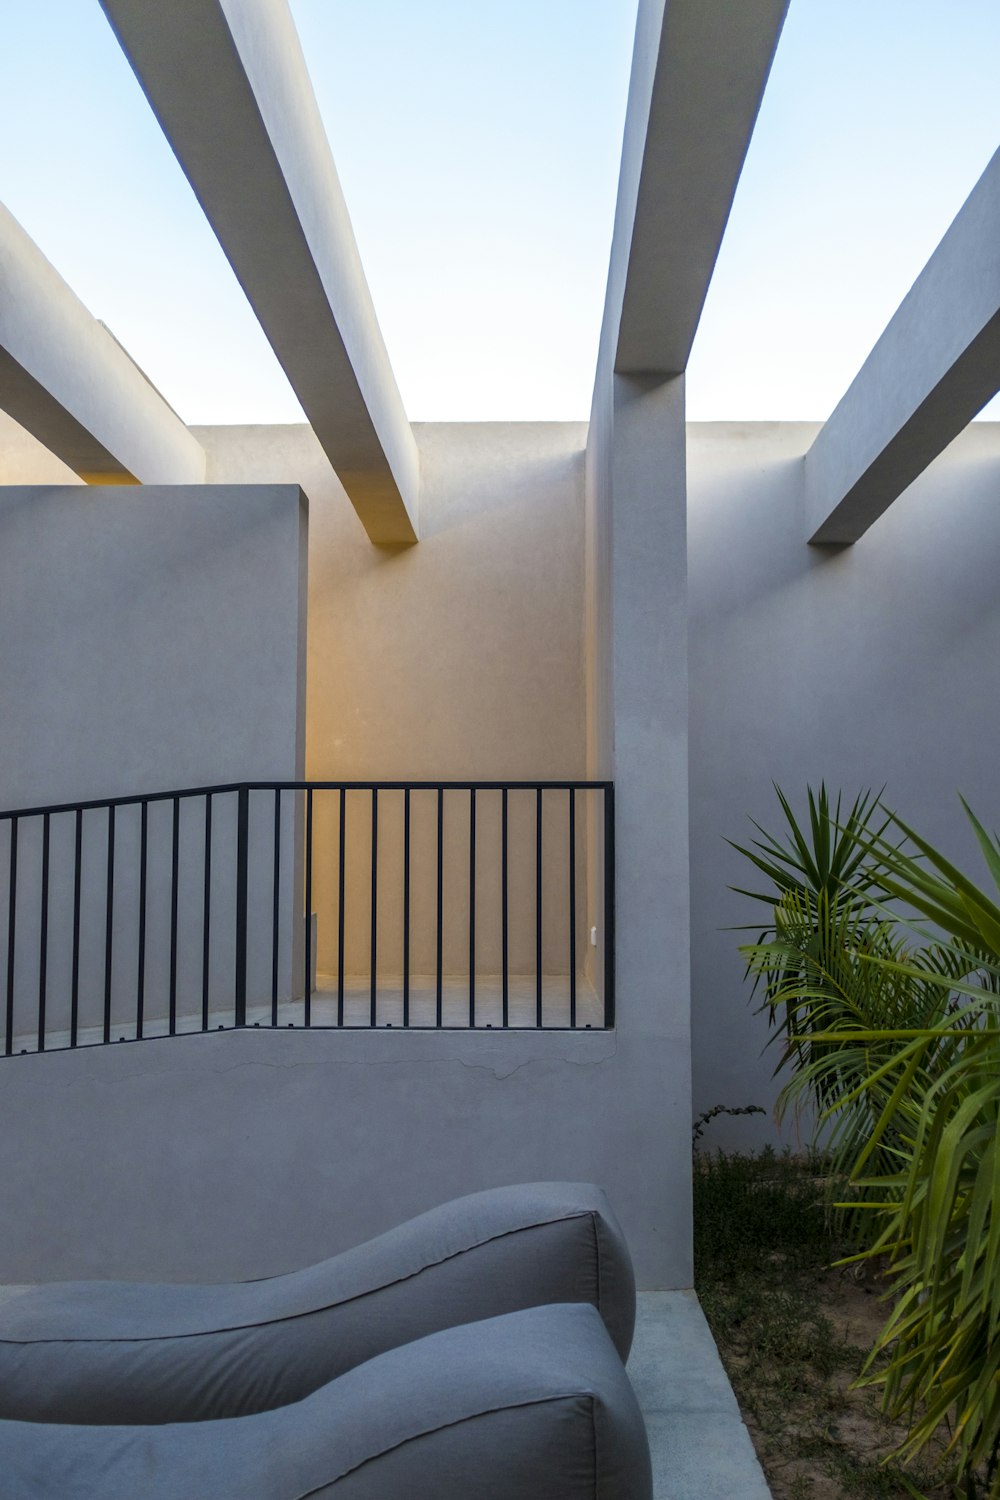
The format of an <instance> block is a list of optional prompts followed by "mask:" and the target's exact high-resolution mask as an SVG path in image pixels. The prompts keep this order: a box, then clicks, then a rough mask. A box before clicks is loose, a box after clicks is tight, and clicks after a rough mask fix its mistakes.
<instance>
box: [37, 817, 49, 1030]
mask: <svg viewBox="0 0 1000 1500" xmlns="http://www.w3.org/2000/svg"><path fill="white" fill-rule="evenodd" d="M51 816H52V815H51V813H45V814H44V816H43V818H42V910H41V921H40V923H39V936H38V1050H39V1052H44V1051H45V1001H46V998H47V997H46V988H47V981H48V973H49V834H50V831H51V829H50V819H51Z"/></svg>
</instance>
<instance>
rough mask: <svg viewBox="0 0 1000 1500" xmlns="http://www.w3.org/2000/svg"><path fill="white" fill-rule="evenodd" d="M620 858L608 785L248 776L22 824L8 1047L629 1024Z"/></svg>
mask: <svg viewBox="0 0 1000 1500" xmlns="http://www.w3.org/2000/svg"><path fill="white" fill-rule="evenodd" d="M5 833H6V840H7V849H6V859H5V858H4V853H5V851H4V848H3V840H4V835H5ZM614 859H615V849H614V787H613V784H612V783H610V782H603V781H601V782H589V781H537V782H522V781H519V782H498V781H489V782H483V781H478V782H474V781H440V782H428V781H419V782H417V781H414V782H402V781H366V782H358V781H312V782H291V781H286V782H244V783H230V784H226V785H220V786H211V787H195V788H187V789H184V790H179V791H170V792H159V793H154V794H149V795H136V796H129V797H118V798H111V799H108V800H104V801H91V802H79V803H63V804H60V805H54V806H48V807H34V808H22V809H17V810H14V811H10V812H3V813H0V912H2V911H3V904H4V900H6V908H7V920H6V923H5V924H3V923H2V922H0V976H2V979H0V985H2V988H0V997H2V999H0V1004H2V1006H3V1009H2V1012H0V1014H2V1050H3V1053H4V1054H5V1055H7V1056H10V1055H11V1054H13V1053H20V1052H26V1051H36V1050H37V1051H45V1050H53V1049H56V1048H62V1047H70V1048H73V1047H78V1046H85V1045H91V1044H94V1043H109V1042H112V1041H128V1040H137V1039H140V1038H144V1037H151V1036H162V1035H171V1036H172V1035H176V1034H178V1033H180V1032H189V1031H208V1030H216V1029H227V1028H229V1027H245V1026H268V1027H273V1028H277V1027H290V1026H291V1027H294V1026H304V1027H312V1028H319V1027H360V1028H364V1029H370V1028H376V1027H379V1028H381V1027H383V1026H385V1027H390V1026H400V1027H403V1028H408V1029H416V1028H434V1029H438V1028H462V1029H467V1028H480V1027H485V1028H493V1027H496V1028H498V1029H521V1028H526V1027H530V1028H539V1027H545V1028H549V1027H552V1028H569V1029H582V1028H589V1027H608V1026H611V1025H612V1024H613V1022H614ZM4 883H6V892H4V890H3V886H4ZM4 941H5V944H6V946H5V947H4V946H3V944H4Z"/></svg>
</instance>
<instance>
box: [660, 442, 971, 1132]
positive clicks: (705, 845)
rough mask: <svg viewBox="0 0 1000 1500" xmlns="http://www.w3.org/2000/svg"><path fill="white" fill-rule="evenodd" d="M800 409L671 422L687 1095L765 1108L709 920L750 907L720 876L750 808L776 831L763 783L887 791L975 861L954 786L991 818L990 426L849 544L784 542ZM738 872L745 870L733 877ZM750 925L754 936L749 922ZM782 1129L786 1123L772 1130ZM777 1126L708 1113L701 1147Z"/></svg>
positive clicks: (731, 939)
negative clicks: (682, 732) (685, 628)
mask: <svg viewBox="0 0 1000 1500" xmlns="http://www.w3.org/2000/svg"><path fill="white" fill-rule="evenodd" d="M816 430H817V429H816V427H815V426H814V425H811V424H791V423H789V424H780V425H779V424H767V423H761V424H752V425H739V424H692V425H691V426H690V427H689V429H688V485H689V570H690V571H689V587H690V606H691V662H690V666H691V762H690V763H691V773H690V786H691V939H692V941H691V949H692V1033H693V1049H694V1065H693V1066H694V1109H695V1111H696V1112H698V1111H700V1110H702V1109H707V1108H710V1107H712V1106H713V1105H715V1104H726V1105H732V1106H738V1105H744V1104H750V1103H753V1104H760V1105H762V1106H764V1107H769V1106H770V1104H771V1102H772V1100H773V1098H774V1095H775V1093H776V1085H775V1083H774V1082H773V1081H772V1079H771V1072H772V1067H773V1058H772V1055H771V1054H769V1055H768V1056H767V1057H761V1051H762V1048H763V1047H764V1045H765V1043H766V1041H767V1035H768V1033H767V1026H766V1023H765V1021H764V1019H763V1018H762V1017H759V1016H754V1015H753V1014H752V1012H751V1010H750V1009H749V1008H748V1005H747V999H748V994H749V987H748V986H747V985H746V984H745V983H744V981H743V966H742V962H741V960H740V957H739V954H738V953H737V951H736V945H737V943H738V942H740V941H742V940H743V938H741V936H740V935H739V934H737V933H733V932H729V931H726V930H725V929H726V928H729V927H733V926H735V925H738V924H740V923H753V922H754V921H755V920H756V918H757V914H758V913H757V910H756V909H755V907H754V904H753V903H751V902H749V901H747V900H745V899H744V898H741V897H739V896H736V895H735V894H733V893H732V892H730V891H728V890H727V885H729V884H743V885H746V884H747V883H748V881H747V874H748V872H749V870H750V866H749V865H747V863H746V861H744V860H742V859H741V858H740V856H739V855H737V854H736V853H735V852H734V851H733V850H731V849H730V848H729V847H728V846H727V845H726V843H725V839H726V838H732V839H736V840H737V841H739V842H746V840H747V838H748V837H749V836H750V835H751V834H752V829H751V826H750V823H749V822H748V816H751V817H754V818H756V819H757V820H758V821H759V822H760V823H762V824H763V826H764V827H765V828H768V829H771V830H774V831H778V829H779V817H780V809H779V807H778V803H777V800H776V798H775V796H774V792H773V790H772V787H771V782H772V780H774V781H776V782H777V783H778V784H779V785H780V786H781V787H782V789H783V790H784V791H785V792H786V793H787V794H788V795H789V796H791V798H792V800H793V803H794V804H795V805H796V807H797V808H798V809H799V810H801V809H802V808H803V807H804V803H805V788H806V785H807V783H808V784H812V785H813V786H816V785H818V784H819V782H820V781H821V780H822V779H824V778H825V779H826V782H827V785H828V786H829V787H831V788H841V787H842V788H843V790H844V792H845V794H846V795H847V796H848V797H850V798H853V796H854V794H855V792H857V791H858V790H861V789H863V788H868V787H871V788H873V789H874V790H876V791H877V790H878V789H879V788H880V787H882V786H883V785H885V788H886V792H885V798H886V802H887V804H888V805H889V806H890V807H893V808H896V809H898V811H899V812H900V813H901V815H902V816H903V817H905V818H906V819H907V821H909V822H910V823H912V824H913V825H914V826H915V827H917V828H919V829H920V830H921V831H922V832H923V833H924V834H926V835H927V837H929V838H930V839H931V840H932V841H934V842H936V843H938V844H939V845H940V846H941V847H942V848H944V849H945V850H946V851H949V852H950V854H951V855H952V857H954V858H956V859H957V860H959V862H960V863H962V865H963V866H964V868H966V869H968V870H969V872H970V873H972V874H974V875H976V876H977V878H978V876H979V875H980V873H982V874H984V875H985V871H983V870H982V867H981V865H980V861H979V855H978V852H977V850H976V848H975V845H974V843H973V840H972V837H971V833H970V832H969V831H968V829H967V827H966V825H965V819H964V814H963V813H962V809H961V806H960V804H959V801H958V796H957V793H958V792H961V793H962V794H963V795H964V796H965V797H966V799H967V800H968V801H969V802H970V804H971V805H972V807H973V808H974V809H975V810H976V812H977V813H978V814H979V816H980V817H981V818H982V820H983V821H984V822H985V824H986V825H987V826H988V827H996V826H998V824H1000V781H998V778H997V769H996V691H995V672H996V663H997V662H998V660H1000V594H998V590H997V558H998V556H1000V503H998V502H1000V426H998V425H997V424H995V423H974V424H973V425H972V426H971V427H969V428H968V429H967V430H966V431H965V432H964V433H963V434H962V436H961V437H960V438H958V439H957V440H956V442H955V443H953V444H952V445H951V447H950V448H948V449H947V450H946V452H945V453H944V454H942V455H941V457H940V458H939V459H937V460H936V461H935V462H934V463H933V464H932V465H931V466H930V468H929V469H927V470H926V472H925V473H924V474H923V475H922V476H921V477H920V479H918V480H917V481H916V482H915V483H914V484H913V485H912V486H911V487H910V489H909V490H908V491H907V492H906V493H905V494H904V495H903V496H902V497H901V498H900V499H899V500H898V501H896V503H895V504H894V505H893V506H892V507H891V509H890V510H889V511H888V512H887V513H886V514H885V515H884V516H883V517H882V518H881V519H880V520H879V521H878V522H877V523H876V525H875V526H873V527H872V529H871V530H870V531H869V532H868V533H867V534H866V535H865V536H864V537H862V539H861V540H860V541H859V542H858V543H857V544H856V545H855V546H853V547H850V548H843V549H817V548H810V547H808V546H806V545H804V543H803V536H804V534H805V533H804V514H805V512H804V504H805V502H804V496H803V470H804V464H803V455H804V454H805V452H806V451H807V449H808V448H809V445H810V443H811V441H812V439H813V436H814V435H815V432H816ZM749 883H750V884H752V882H749ZM749 936H750V937H752V934H751V935H749ZM786 1138H787V1139H789V1140H791V1141H793V1142H794V1140H795V1139H796V1136H795V1133H794V1131H793V1130H792V1129H788V1130H786ZM769 1139H770V1140H773V1139H775V1132H774V1127H773V1125H772V1124H771V1123H770V1121H765V1120H761V1119H758V1118H756V1117H754V1118H752V1119H750V1120H744V1119H739V1120H731V1121H726V1120H718V1121H716V1122H715V1123H713V1124H712V1126H711V1127H710V1130H709V1133H708V1134H707V1135H706V1136H705V1144H706V1145H713V1146H714V1145H724V1144H736V1143H743V1144H749V1143H755V1142H756V1143H760V1142H763V1141H765V1140H769Z"/></svg>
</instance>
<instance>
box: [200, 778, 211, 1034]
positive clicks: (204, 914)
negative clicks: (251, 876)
mask: <svg viewBox="0 0 1000 1500" xmlns="http://www.w3.org/2000/svg"><path fill="white" fill-rule="evenodd" d="M204 869H205V888H204V891H203V893H202V910H201V1029H202V1031H207V1030H208V999H209V987H210V976H211V959H212V946H211V937H212V793H211V792H208V793H207V794H206V796H205V861H204Z"/></svg>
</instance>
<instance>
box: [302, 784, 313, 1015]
mask: <svg viewBox="0 0 1000 1500" xmlns="http://www.w3.org/2000/svg"><path fill="white" fill-rule="evenodd" d="M312 889H313V789H312V787H310V788H309V790H308V791H307V792H306V918H305V950H306V951H305V958H304V959H303V966H304V968H305V975H304V979H303V985H304V988H303V1001H304V1003H303V1007H302V1014H303V1020H304V1022H305V1024H306V1026H311V1025H312Z"/></svg>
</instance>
